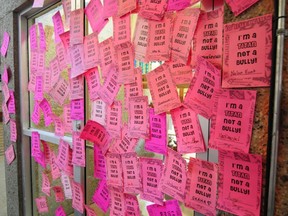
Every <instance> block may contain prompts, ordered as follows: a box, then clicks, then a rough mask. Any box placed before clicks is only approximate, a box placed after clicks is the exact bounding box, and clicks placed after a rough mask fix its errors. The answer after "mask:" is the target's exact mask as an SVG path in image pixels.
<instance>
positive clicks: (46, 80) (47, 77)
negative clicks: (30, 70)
mask: <svg viewBox="0 0 288 216" xmlns="http://www.w3.org/2000/svg"><path fill="white" fill-rule="evenodd" d="M51 75H52V74H51V71H50V68H45V70H44V71H43V91H44V93H49V92H50V90H51V88H52V86H51Z"/></svg>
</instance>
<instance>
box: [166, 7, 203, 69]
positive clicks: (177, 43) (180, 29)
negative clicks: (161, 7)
mask: <svg viewBox="0 0 288 216" xmlns="http://www.w3.org/2000/svg"><path fill="white" fill-rule="evenodd" d="M199 14H200V10H199V9H195V8H187V9H185V10H182V11H180V12H177V17H176V18H175V23H174V28H173V29H174V30H173V39H172V48H171V49H172V53H171V54H172V60H173V61H176V60H178V61H180V62H182V63H183V64H186V63H187V61H188V56H189V52H190V47H191V42H192V38H193V35H194V31H195V29H196V25H197V21H198V17H199Z"/></svg>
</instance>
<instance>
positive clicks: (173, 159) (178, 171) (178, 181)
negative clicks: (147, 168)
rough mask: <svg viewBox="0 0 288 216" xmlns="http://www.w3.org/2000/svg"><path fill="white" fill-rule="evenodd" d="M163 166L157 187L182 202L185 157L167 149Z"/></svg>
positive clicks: (184, 182)
mask: <svg viewBox="0 0 288 216" xmlns="http://www.w3.org/2000/svg"><path fill="white" fill-rule="evenodd" d="M164 167H165V169H164V173H163V175H162V177H161V180H160V183H159V188H160V189H161V191H162V192H163V193H165V194H167V195H169V196H171V197H173V198H174V199H177V200H179V201H181V202H183V201H184V197H185V186H186V161H185V159H184V158H182V156H181V155H180V154H179V153H178V152H175V151H173V150H172V149H168V154H167V157H166V158H165V164H164Z"/></svg>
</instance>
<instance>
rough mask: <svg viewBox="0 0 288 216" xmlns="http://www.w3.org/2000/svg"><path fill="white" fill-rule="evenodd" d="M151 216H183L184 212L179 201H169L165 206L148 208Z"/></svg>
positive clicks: (155, 205)
mask: <svg viewBox="0 0 288 216" xmlns="http://www.w3.org/2000/svg"><path fill="white" fill-rule="evenodd" d="M146 208H147V211H148V213H149V215H157V216H158V215H175V216H182V212H181V209H180V206H179V203H178V201H177V200H168V201H166V202H165V203H164V205H157V204H154V205H149V206H147V207H146Z"/></svg>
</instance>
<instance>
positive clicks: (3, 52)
mask: <svg viewBox="0 0 288 216" xmlns="http://www.w3.org/2000/svg"><path fill="white" fill-rule="evenodd" d="M9 42H10V36H9V34H8V32H6V31H5V32H4V34H3V41H2V46H1V55H2V56H3V57H5V56H6V54H7V50H8V47H9Z"/></svg>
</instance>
